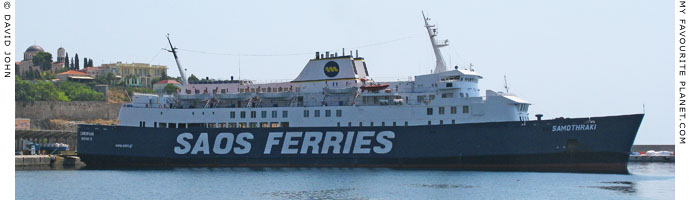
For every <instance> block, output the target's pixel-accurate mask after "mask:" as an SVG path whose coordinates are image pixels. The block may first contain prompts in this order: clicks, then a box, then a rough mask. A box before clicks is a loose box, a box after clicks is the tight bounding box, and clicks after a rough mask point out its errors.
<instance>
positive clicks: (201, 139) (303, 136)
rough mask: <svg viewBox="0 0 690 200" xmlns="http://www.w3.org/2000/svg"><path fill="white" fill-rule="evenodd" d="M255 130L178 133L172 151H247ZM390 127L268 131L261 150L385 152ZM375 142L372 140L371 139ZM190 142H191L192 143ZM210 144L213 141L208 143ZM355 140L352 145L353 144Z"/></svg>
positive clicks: (392, 136)
mask: <svg viewBox="0 0 690 200" xmlns="http://www.w3.org/2000/svg"><path fill="white" fill-rule="evenodd" d="M253 139H254V134H252V133H249V132H243V133H240V134H237V136H236V137H235V135H234V134H233V133H218V134H217V135H216V136H215V139H213V140H211V139H210V138H209V134H208V133H199V135H198V136H197V138H195V136H194V135H193V134H192V133H181V134H179V135H178V136H177V145H176V146H175V147H174V148H173V152H175V154H193V155H196V154H204V155H208V154H211V153H213V154H219V155H223V154H230V153H233V154H238V155H241V154H247V153H249V152H250V151H251V148H252V143H251V141H252V140H253ZM393 139H395V133H394V132H393V131H381V132H378V133H376V132H374V131H358V132H354V131H349V132H347V134H343V132H339V131H326V133H325V134H324V133H323V132H315V131H308V132H270V133H268V136H267V139H266V145H265V148H264V151H263V154H271V153H272V151H273V147H274V146H280V147H279V148H280V154H350V153H351V154H370V153H371V152H372V150H373V152H374V153H376V154H387V153H389V152H390V151H391V150H392V149H393V141H392V140H393ZM374 142H375V143H374ZM192 144H194V145H193V146H192ZM211 144H213V145H211ZM353 144H354V145H353Z"/></svg>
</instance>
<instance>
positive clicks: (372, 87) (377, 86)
mask: <svg viewBox="0 0 690 200" xmlns="http://www.w3.org/2000/svg"><path fill="white" fill-rule="evenodd" d="M388 86H390V85H389V84H375V85H363V86H361V87H359V88H362V90H369V91H379V90H383V89H386V88H387V87H388Z"/></svg>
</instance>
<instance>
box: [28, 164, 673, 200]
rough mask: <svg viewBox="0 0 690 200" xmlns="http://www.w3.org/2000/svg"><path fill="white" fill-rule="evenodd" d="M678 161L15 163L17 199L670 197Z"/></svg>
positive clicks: (514, 198) (671, 196)
mask: <svg viewBox="0 0 690 200" xmlns="http://www.w3.org/2000/svg"><path fill="white" fill-rule="evenodd" d="M674 167H675V166H674V165H673V163H631V164H630V166H629V169H630V173H631V174H630V175H621V174H580V173H535V172H479V171H452V170H445V171H444V170H392V169H361V168H173V169H158V170H156V169H145V170H144V169H139V170H131V169H115V170H40V169H33V170H27V171H22V170H17V171H16V172H15V194H16V196H15V197H16V198H17V199H45V198H46V197H51V199H458V198H460V199H511V200H516V199H562V198H565V199H567V198H579V199H672V198H673V196H674V188H675V185H674V181H675V177H674V172H675V168H674Z"/></svg>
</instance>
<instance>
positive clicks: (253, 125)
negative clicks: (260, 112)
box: [249, 122, 257, 128]
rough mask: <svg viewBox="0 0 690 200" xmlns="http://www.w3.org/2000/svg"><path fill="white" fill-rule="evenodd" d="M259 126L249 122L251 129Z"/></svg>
mask: <svg viewBox="0 0 690 200" xmlns="http://www.w3.org/2000/svg"><path fill="white" fill-rule="evenodd" d="M256 127H257V124H256V122H249V128H256Z"/></svg>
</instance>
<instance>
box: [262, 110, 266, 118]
mask: <svg viewBox="0 0 690 200" xmlns="http://www.w3.org/2000/svg"><path fill="white" fill-rule="evenodd" d="M261 118H266V111H265V110H264V111H261Z"/></svg>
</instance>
